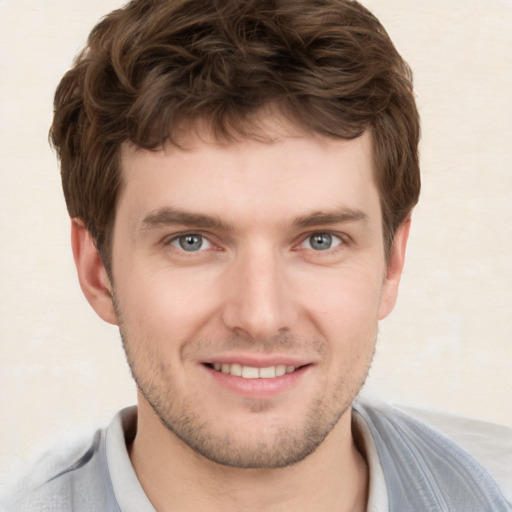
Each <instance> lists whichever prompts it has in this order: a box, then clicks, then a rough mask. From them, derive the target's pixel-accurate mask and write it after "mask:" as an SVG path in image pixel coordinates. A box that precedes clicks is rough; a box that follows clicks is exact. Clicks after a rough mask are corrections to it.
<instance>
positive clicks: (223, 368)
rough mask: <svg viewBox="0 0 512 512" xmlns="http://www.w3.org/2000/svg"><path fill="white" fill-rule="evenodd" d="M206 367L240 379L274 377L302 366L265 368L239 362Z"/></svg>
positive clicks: (294, 370) (208, 364)
mask: <svg viewBox="0 0 512 512" xmlns="http://www.w3.org/2000/svg"><path fill="white" fill-rule="evenodd" d="M206 366H207V367H208V368H211V369H212V370H215V371H216V372H219V373H224V374H225V375H232V376H234V377H241V378H242V379H274V378H276V377H282V376H284V375H287V374H290V373H294V372H296V371H297V370H300V369H301V368H304V367H305V366H308V365H303V366H286V365H276V366H267V367H265V368H258V367H255V366H246V365H242V364H239V363H231V364H228V363H222V364H221V363H206Z"/></svg>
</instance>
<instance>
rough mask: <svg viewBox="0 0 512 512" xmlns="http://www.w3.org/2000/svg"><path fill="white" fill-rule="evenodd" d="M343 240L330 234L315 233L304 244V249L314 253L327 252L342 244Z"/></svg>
mask: <svg viewBox="0 0 512 512" xmlns="http://www.w3.org/2000/svg"><path fill="white" fill-rule="evenodd" d="M341 242H342V241H341V238H340V237H338V236H336V235H331V234H329V233H314V234H313V235H311V236H309V237H308V238H306V239H305V240H304V242H302V247H303V248H304V249H313V250H314V251H326V250H327V249H332V248H333V247H336V246H338V245H340V244H341Z"/></svg>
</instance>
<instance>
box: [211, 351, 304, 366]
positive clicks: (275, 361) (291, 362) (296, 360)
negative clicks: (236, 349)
mask: <svg viewBox="0 0 512 512" xmlns="http://www.w3.org/2000/svg"><path fill="white" fill-rule="evenodd" d="M202 362H203V364H212V365H213V364H240V365H242V366H251V367H253V368H268V367H270V366H281V365H284V366H295V367H296V368H298V367H300V366H305V365H307V364H312V363H313V362H314V361H313V360H312V359H311V358H302V357H296V356H289V355H271V354H269V355H263V354H229V355H228V354H226V355H222V356H220V355H219V356H216V357H211V358H208V359H206V360H204V361H202Z"/></svg>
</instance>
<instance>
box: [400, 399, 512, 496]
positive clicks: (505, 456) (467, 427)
mask: <svg viewBox="0 0 512 512" xmlns="http://www.w3.org/2000/svg"><path fill="white" fill-rule="evenodd" d="M395 407H396V409H399V410H401V411H403V412H404V413H406V414H407V415H409V416H411V417H413V418H415V419H417V420H419V421H421V422H422V423H424V424H425V425H428V426H429V427H430V428H432V429H434V430H436V431H438V432H440V433H441V434H443V435H444V436H446V437H447V438H448V439H450V440H451V441H453V442H454V443H455V444H457V445H458V446H460V447H461V448H462V449H463V450H465V451H466V452H468V453H469V454H470V455H471V456H472V457H474V458H475V459H476V460H477V461H478V462H479V463H480V464H481V465H482V466H483V467H484V468H485V469H486V470H487V471H488V472H489V473H490V474H491V476H492V477H493V478H494V479H495V480H496V482H497V483H498V484H499V485H500V487H501V489H502V491H503V492H504V494H505V497H506V498H507V499H508V501H509V502H511V503H512V428H510V427H507V426H504V425H498V424H495V423H489V422H486V421H482V420H477V419H474V418H466V417H463V416H457V415H454V414H449V413H446V412H440V411H433V410H427V409H420V408H416V407H408V406H398V405H397V406H395Z"/></svg>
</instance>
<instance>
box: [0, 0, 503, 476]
mask: <svg viewBox="0 0 512 512" xmlns="http://www.w3.org/2000/svg"><path fill="white" fill-rule="evenodd" d="M363 3H364V4H365V5H366V6H367V7H369V8H370V9H371V10H373V11H374V13H375V14H376V15H377V16H378V17H379V18H380V19H381V21H382V22H383V24H384V25H385V27H386V28H387V29H388V31H389V33H390V35H391V37H392V39H393V40H394V42H395V44H396V46H397V47H398V49H399V51H400V52H401V53H402V54H403V55H404V57H405V58H406V60H408V62H409V64H410V65H411V67H412V68H413V70H414V72H415V84H416V92H417V96H418V105H419V108H420V112H421V115H422V121H423V138H422V143H421V160H422V172H423V192H422V198H421V202H420V205H419V206H418V208H417V210H416V212H415V214H414V217H413V227H412V234H411V238H410V242H409V250H408V261H407V264H406V268H405V274H404V277H403V282H402V289H401V295H400V299H399V301H398V304H397V307H396V309H395V312H394V313H393V314H392V315H391V317H390V318H389V319H387V320H385V321H384V322H383V323H382V325H381V330H380V337H379V344H378V350H377V356H376V359H375V362H374V365H373V368H372V371H371V374H370V379H369V381H368V383H367V390H368V391H369V392H371V393H372V394H377V395H379V396H382V397H384V398H388V399H391V400H393V401H397V402H401V403H406V404H414V405H417V406H424V407H429V408H434V409H440V410H444V411H452V412H455V413H458V414H463V415H467V416H473V417H477V418H482V419H486V420H489V421H494V422H499V423H504V424H508V425H512V403H511V390H512V372H511V371H510V364H511V360H512V323H511V316H512V307H511V304H512V270H511V261H510V254H511V252H512V227H511V226H512V225H511V221H512V215H511V214H512V201H511V200H512V171H511V168H510V160H511V157H512V128H511V122H512V102H511V98H510V94H511V92H510V91H512V52H511V48H512V31H511V30H510V26H512V1H511V0H493V2H481V1H476V0H450V2H446V1H445V0H414V1H410V0H409V1H406V0H403V1H400V0H368V1H363ZM120 5H121V2H120V1H116V0H0V144H1V151H0V172H1V175H0V187H1V189H0V246H1V249H0V286H1V294H0V322H1V338H0V340H1V341H0V410H1V414H2V421H1V422H0V439H1V449H0V480H2V478H3V477H4V476H5V477H6V476H7V475H9V474H11V473H12V472H13V471H15V470H17V469H18V468H20V467H21V466H22V465H23V464H25V463H26V462H27V460H29V459H30V457H31V456H32V455H33V454H35V453H38V452H40V451H41V450H43V449H44V448H45V447H49V446H51V445H52V444H54V443H55V442H58V441H60V440H62V439H63V438H67V437H68V436H70V435H71V436H75V435H76V432H77V431H80V432H83V431H85V430H87V429H92V428H93V427H95V426H98V425H104V424H105V423H107V422H108V421H109V419H110V418H111V417H112V415H113V414H114V413H115V411H117V410H118V409H119V408H121V407H123V406H125V405H128V404H131V403H133V402H134V400H135V389H134V386H133V384H132V382H131V378H130V376H129V371H128V368H127V365H126V363H125V361H124V355H123V352H122V348H121V342H120V338H119V335H118V332H117V330H116V328H115V327H112V326H109V325H107V324H104V323H102V322H101V320H99V319H98V318H97V317H96V316H95V314H94V313H93V311H92V310H91V309H90V307H89V306H88V304H87V303H86V301H85V299H84V298H83V296H82V294H81V291H80V289H79V286H78V281H77V278H76V274H75V269H74V266H73V262H72V257H71V249H70V245H69V221H68V218H67V214H66V209H65V205H64V201H63V198H62V193H61V189H60V178H59V172H58V165H57V162H56V158H55V155H54V154H53V153H52V151H51V150H50V148H49V146H48V144H47V132H48V128H49V125H50V123H51V115H52V95H53V91H54V89H55V87H56V85H57V83H58V81H59V79H60V77H61V76H62V74H63V73H64V72H65V71H66V70H67V69H68V67H69V66H70V64H71V61H72V59H73V57H74V56H75V55H76V53H77V52H78V50H79V49H80V48H81V46H82V45H83V43H84V42H85V39H86V37H87V34H88V32H89V30H90V29H91V28H92V26H93V24H94V23H95V22H96V21H97V20H98V19H99V17H100V16H102V15H103V14H106V13H107V12H108V11H109V10H111V9H113V8H115V7H118V6H120Z"/></svg>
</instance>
